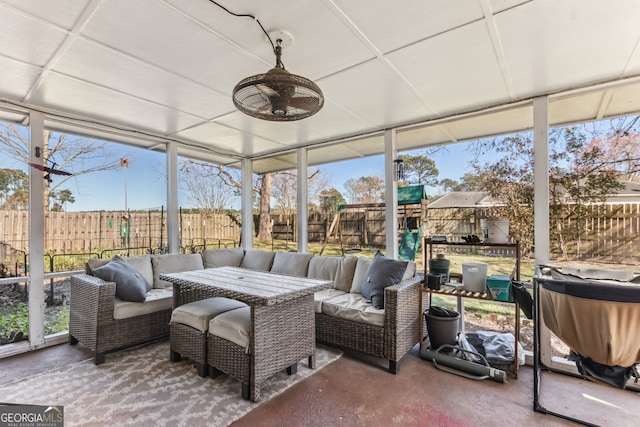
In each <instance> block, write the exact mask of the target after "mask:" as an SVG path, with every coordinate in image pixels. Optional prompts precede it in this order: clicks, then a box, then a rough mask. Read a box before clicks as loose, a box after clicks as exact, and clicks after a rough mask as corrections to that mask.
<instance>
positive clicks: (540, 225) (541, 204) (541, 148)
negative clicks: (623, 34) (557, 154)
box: [533, 97, 553, 366]
mask: <svg viewBox="0 0 640 427" xmlns="http://www.w3.org/2000/svg"><path fill="white" fill-rule="evenodd" d="M533 151H534V155H533V187H534V193H533V197H534V201H533V224H534V235H533V241H534V247H535V262H536V265H540V264H549V259H550V247H551V246H550V244H551V238H550V236H549V227H550V226H549V102H548V98H547V97H540V98H535V99H534V100H533ZM540 325H541V328H540V357H541V360H542V363H543V364H544V365H546V366H551V365H552V359H553V355H552V351H551V350H552V349H551V332H550V331H549V329H548V328H547V327H546V326H545V325H544V322H543V321H542V319H541V321H540Z"/></svg>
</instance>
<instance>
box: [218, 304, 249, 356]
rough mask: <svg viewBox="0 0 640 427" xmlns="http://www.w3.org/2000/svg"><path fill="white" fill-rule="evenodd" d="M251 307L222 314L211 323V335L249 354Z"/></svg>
mask: <svg viewBox="0 0 640 427" xmlns="http://www.w3.org/2000/svg"><path fill="white" fill-rule="evenodd" d="M250 330H251V307H243V308H237V309H235V310H231V311H227V312H225V313H222V314H220V315H218V316H216V317H214V318H213V319H211V321H210V322H209V335H215V336H218V337H221V338H224V339H226V340H227V341H231V342H232V343H234V344H237V345H239V346H240V347H242V348H244V349H245V350H246V351H247V352H249V334H250Z"/></svg>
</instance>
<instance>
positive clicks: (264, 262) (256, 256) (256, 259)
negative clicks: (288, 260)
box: [240, 249, 275, 271]
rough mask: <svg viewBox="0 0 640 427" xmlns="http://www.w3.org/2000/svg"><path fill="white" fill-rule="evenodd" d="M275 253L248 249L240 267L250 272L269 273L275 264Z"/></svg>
mask: <svg viewBox="0 0 640 427" xmlns="http://www.w3.org/2000/svg"><path fill="white" fill-rule="evenodd" d="M274 257H275V252H267V251H260V250H257V249H247V251H246V252H245V253H244V258H242V263H240V267H242V268H248V269H249V270H260V271H269V270H271V265H272V264H273V258H274Z"/></svg>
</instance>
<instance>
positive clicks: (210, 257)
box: [202, 248, 244, 268]
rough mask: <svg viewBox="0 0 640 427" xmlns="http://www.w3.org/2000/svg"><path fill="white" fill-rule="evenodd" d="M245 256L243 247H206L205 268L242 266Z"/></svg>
mask: <svg viewBox="0 0 640 427" xmlns="http://www.w3.org/2000/svg"><path fill="white" fill-rule="evenodd" d="M242 258H244V249H242V248H221V249H205V250H204V251H202V260H203V261H204V268H215V267H240V264H241V263H242Z"/></svg>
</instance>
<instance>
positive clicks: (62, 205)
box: [49, 188, 76, 212]
mask: <svg viewBox="0 0 640 427" xmlns="http://www.w3.org/2000/svg"><path fill="white" fill-rule="evenodd" d="M49 198H50V199H53V201H54V203H53V206H52V207H51V210H52V211H58V212H61V211H63V210H64V211H66V210H67V203H75V201H76V199H75V197H73V194H72V193H71V190H67V189H66V188H63V189H62V190H58V191H52V192H50V193H49Z"/></svg>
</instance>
